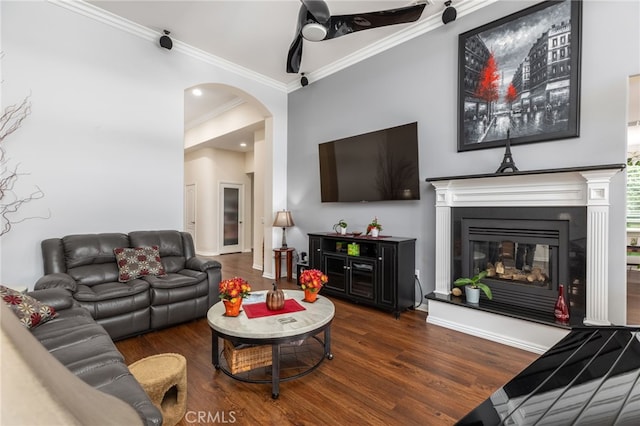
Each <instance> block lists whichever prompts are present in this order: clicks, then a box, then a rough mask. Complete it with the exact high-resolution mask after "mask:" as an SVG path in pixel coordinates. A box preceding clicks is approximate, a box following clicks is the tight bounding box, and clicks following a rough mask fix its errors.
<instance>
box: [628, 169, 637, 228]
mask: <svg viewBox="0 0 640 426" xmlns="http://www.w3.org/2000/svg"><path fill="white" fill-rule="evenodd" d="M636 163H638V162H636ZM627 221H628V222H634V223H635V224H636V225H638V226H640V165H627Z"/></svg>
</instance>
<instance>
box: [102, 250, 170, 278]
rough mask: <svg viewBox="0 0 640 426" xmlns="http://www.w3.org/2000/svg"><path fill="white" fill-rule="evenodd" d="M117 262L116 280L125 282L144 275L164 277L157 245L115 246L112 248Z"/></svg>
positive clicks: (164, 273)
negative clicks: (115, 247)
mask: <svg viewBox="0 0 640 426" xmlns="http://www.w3.org/2000/svg"><path fill="white" fill-rule="evenodd" d="M113 253H114V254H115V255H116V261H117V262H118V281H120V282H121V283H126V282H129V281H131V280H135V279H136V278H140V277H144V276H146V275H156V276H159V277H164V276H165V275H167V274H166V272H165V270H164V266H162V260H161V259H160V251H159V249H158V246H151V247H133V248H124V247H123V248H117V249H114V250H113Z"/></svg>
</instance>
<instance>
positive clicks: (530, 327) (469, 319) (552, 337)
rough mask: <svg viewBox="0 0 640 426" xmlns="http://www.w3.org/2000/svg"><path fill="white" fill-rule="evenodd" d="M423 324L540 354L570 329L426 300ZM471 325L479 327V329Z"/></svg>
mask: <svg viewBox="0 0 640 426" xmlns="http://www.w3.org/2000/svg"><path fill="white" fill-rule="evenodd" d="M428 309H429V315H428V316H427V323H428V324H433V325H438V326H440V327H445V328H449V329H451V330H455V331H459V332H461V333H465V334H469V335H471V336H476V337H480V338H482V339H486V340H491V341H493V342H496V343H501V344H503V345H507V346H512V347H514V348H518V349H522V350H525V351H528V352H533V353H537V354H542V353H544V352H546V351H547V350H549V349H550V348H551V347H552V346H553V345H555V344H556V343H557V342H558V341H559V340H560V339H562V338H563V337H565V336H566V335H567V334H568V333H569V331H570V330H566V329H563V328H558V327H553V326H547V325H543V324H539V323H534V322H530V321H525V320H521V319H517V318H511V317H506V316H503V315H496V314H492V313H488V312H484V311H479V310H476V309H467V308H464V307H460V306H455V305H451V304H448V303H441V302H437V301H434V300H429V308H428ZM472 324H482V328H478V327H475V326H474V325H472Z"/></svg>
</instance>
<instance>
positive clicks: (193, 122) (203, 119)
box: [184, 98, 247, 130]
mask: <svg viewBox="0 0 640 426" xmlns="http://www.w3.org/2000/svg"><path fill="white" fill-rule="evenodd" d="M246 102H247V101H246V100H244V99H242V98H235V99H232V100H230V101H229V102H227V103H225V104H222V105H220V106H219V107H218V108H216V109H214V110H213V111H211V112H209V113H208V114H205V115H203V116H202V117H198V118H196V119H195V120H191V121H190V122H188V123H185V125H184V129H185V130H190V129H193V128H194V127H196V126H198V125H200V124H203V123H206V122H207V121H209V120H213V119H214V118H216V117H218V116H219V115H222V114H224V113H225V112H227V111H230V110H232V109H234V108H235V107H239V106H240V105H242V104H245V103H246Z"/></svg>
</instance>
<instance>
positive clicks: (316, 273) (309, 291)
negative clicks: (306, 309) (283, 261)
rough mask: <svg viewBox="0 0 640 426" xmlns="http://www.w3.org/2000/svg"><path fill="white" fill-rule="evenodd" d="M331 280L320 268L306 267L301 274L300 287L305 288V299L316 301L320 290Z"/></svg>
mask: <svg viewBox="0 0 640 426" xmlns="http://www.w3.org/2000/svg"><path fill="white" fill-rule="evenodd" d="M328 281H329V277H327V276H326V275H325V274H324V273H323V272H322V271H320V270H318V269H305V270H304V271H302V274H300V287H301V288H302V289H303V290H304V300H305V301H306V302H315V301H316V299H317V297H318V292H319V291H320V289H321V288H322V286H323V285H325V284H326V283H327V282H328Z"/></svg>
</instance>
